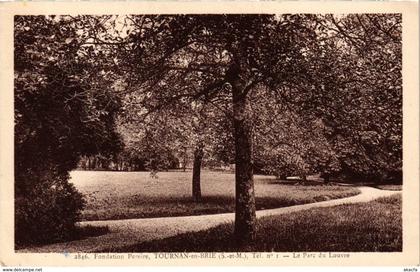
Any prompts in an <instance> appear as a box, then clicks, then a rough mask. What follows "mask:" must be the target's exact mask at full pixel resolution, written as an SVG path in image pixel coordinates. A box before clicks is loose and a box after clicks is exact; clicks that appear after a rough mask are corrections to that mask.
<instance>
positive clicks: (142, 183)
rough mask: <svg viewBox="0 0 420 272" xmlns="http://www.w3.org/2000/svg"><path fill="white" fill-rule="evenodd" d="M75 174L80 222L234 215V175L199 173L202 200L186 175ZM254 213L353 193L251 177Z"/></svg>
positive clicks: (91, 172) (339, 188)
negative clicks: (81, 202)
mask: <svg viewBox="0 0 420 272" xmlns="http://www.w3.org/2000/svg"><path fill="white" fill-rule="evenodd" d="M158 176H159V178H157V179H156V178H152V177H150V174H149V173H148V172H93V171H86V172H83V171H75V172H73V173H72V182H73V183H74V184H75V185H76V187H77V189H78V190H79V191H80V192H82V193H84V194H85V195H86V199H87V206H86V208H85V210H84V211H83V214H82V220H110V219H127V218H146V217H165V216H181V215H199V214H214V213H223V212H233V211H234V175H233V174H230V173H223V172H210V171H203V173H202V193H203V201H202V202H201V203H194V202H193V201H192V200H191V197H190V192H191V172H161V173H158ZM254 179H255V191H256V205H257V209H270V208H278V207H285V206H291V205H297V204H303V203H311V202H317V201H322V200H328V199H334V198H342V197H346V196H351V195H355V194H358V193H359V191H358V190H357V189H356V188H352V187H342V186H332V185H331V186H327V185H326V186H320V185H311V186H304V185H291V184H279V183H278V182H277V181H276V180H275V179H274V177H270V176H259V175H256V176H255V177H254Z"/></svg>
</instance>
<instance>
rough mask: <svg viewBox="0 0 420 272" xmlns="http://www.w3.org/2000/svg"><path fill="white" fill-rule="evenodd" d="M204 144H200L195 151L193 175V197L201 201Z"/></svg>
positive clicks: (196, 200)
mask: <svg viewBox="0 0 420 272" xmlns="http://www.w3.org/2000/svg"><path fill="white" fill-rule="evenodd" d="M203 155H204V152H203V146H202V145H201V144H199V145H198V146H197V148H196V150H195V151H194V165H193V177H192V197H193V200H194V201H195V202H200V201H201V177H200V175H201V162H202V160H203Z"/></svg>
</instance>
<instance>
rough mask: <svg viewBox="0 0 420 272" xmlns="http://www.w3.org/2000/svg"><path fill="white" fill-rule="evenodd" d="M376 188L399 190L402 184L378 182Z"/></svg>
mask: <svg viewBox="0 0 420 272" xmlns="http://www.w3.org/2000/svg"><path fill="white" fill-rule="evenodd" d="M375 187H376V188H378V189H381V190H390V191H401V190H402V185H401V184H380V185H375Z"/></svg>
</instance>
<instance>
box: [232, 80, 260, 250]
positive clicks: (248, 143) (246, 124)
mask: <svg viewBox="0 0 420 272" xmlns="http://www.w3.org/2000/svg"><path fill="white" fill-rule="evenodd" d="M232 83H233V84H232V93H233V113H234V117H233V127H234V138H235V164H236V165H235V183H236V186H235V190H236V192H235V193H236V207H235V238H236V242H237V244H238V247H239V248H240V249H241V248H242V249H245V248H248V247H249V246H250V245H252V243H253V242H254V241H255V238H256V215H255V192H254V179H253V166H252V135H251V125H250V120H249V115H248V113H247V98H246V93H245V92H244V88H243V86H244V84H242V82H240V79H239V77H236V79H235V80H234V81H233V82H232Z"/></svg>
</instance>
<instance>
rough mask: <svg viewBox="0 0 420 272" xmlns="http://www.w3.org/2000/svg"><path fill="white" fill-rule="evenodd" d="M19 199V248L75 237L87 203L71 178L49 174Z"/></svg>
mask: <svg viewBox="0 0 420 272" xmlns="http://www.w3.org/2000/svg"><path fill="white" fill-rule="evenodd" d="M37 179H38V180H37V181H38V182H35V183H33V184H34V185H33V187H32V188H31V190H29V193H28V194H26V195H21V196H19V197H16V199H15V208H16V211H15V216H16V217H15V240H16V244H17V245H21V244H40V243H49V242H58V241H63V240H66V239H68V238H70V237H72V235H73V233H74V231H75V225H74V223H75V222H76V221H77V220H78V217H79V216H80V210H81V209H82V208H83V206H84V204H85V201H84V199H83V196H82V195H81V194H80V193H79V192H77V190H76V188H75V187H74V186H73V184H70V183H69V182H68V175H58V174H56V173H47V174H46V175H44V177H41V178H40V177H38V178H37Z"/></svg>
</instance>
